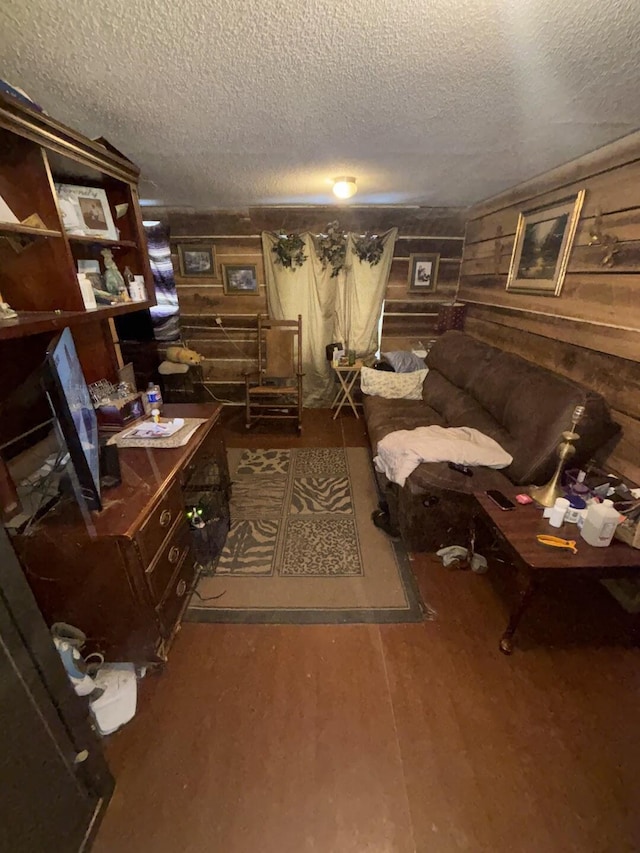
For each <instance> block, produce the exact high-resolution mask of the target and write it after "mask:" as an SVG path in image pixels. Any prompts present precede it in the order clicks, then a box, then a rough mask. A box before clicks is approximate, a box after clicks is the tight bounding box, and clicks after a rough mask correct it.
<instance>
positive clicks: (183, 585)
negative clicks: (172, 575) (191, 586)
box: [176, 578, 187, 598]
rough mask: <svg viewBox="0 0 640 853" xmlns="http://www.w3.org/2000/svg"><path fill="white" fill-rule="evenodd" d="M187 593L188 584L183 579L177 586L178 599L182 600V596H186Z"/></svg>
mask: <svg viewBox="0 0 640 853" xmlns="http://www.w3.org/2000/svg"><path fill="white" fill-rule="evenodd" d="M186 591H187V582H186V580H184V578H183V579H182V580H179V581H178V585H177V586H176V595H177V596H178V598H182V596H183V595H184V594H185V592H186Z"/></svg>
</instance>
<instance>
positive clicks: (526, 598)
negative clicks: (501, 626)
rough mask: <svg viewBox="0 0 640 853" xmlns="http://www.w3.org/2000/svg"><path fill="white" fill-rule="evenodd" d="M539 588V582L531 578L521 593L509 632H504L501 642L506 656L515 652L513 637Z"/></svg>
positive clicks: (508, 626)
mask: <svg viewBox="0 0 640 853" xmlns="http://www.w3.org/2000/svg"><path fill="white" fill-rule="evenodd" d="M537 588H538V583H537V581H536V580H535V579H534V578H533V577H529V582H528V583H527V586H526V587H525V588H524V589H523V590H522V592H521V593H520V601H519V602H518V604H517V605H516V607H515V608H514V610H513V612H512V614H511V616H510V617H509V624H508V625H507V630H506V631H505V632H504V634H503V635H502V639H501V640H500V651H501V652H502V653H503V654H505V655H510V654H512V652H513V635H514V634H515V632H516V629H517V627H518V625H519V623H520V620H521V619H522V614H523V613H524V612H525V610H526V609H527V607H528V606H529V604H531V599H532V598H533V595H534V593H535V591H536V590H537Z"/></svg>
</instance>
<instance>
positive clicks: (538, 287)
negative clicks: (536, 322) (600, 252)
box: [507, 190, 585, 296]
mask: <svg viewBox="0 0 640 853" xmlns="http://www.w3.org/2000/svg"><path fill="white" fill-rule="evenodd" d="M584 195H585V191H584V190H580V192H579V193H578V194H577V195H575V196H571V197H570V198H567V199H564V200H563V201H559V202H556V203H555V204H552V205H548V206H546V207H542V208H538V209H536V210H529V211H525V212H523V213H521V214H520V215H519V216H518V227H517V229H516V236H515V240H514V243H513V254H512V255H511V265H510V267H509V277H508V278H507V290H512V291H514V292H516V293H539V294H541V295H544V296H559V295H560V291H561V290H562V285H563V283H564V277H565V274H566V272H567V266H568V263H569V256H570V254H571V248H572V246H573V240H574V238H575V236H576V229H577V227H578V221H579V220H580V211H581V210H582V205H583V202H584Z"/></svg>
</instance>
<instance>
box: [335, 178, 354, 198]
mask: <svg viewBox="0 0 640 853" xmlns="http://www.w3.org/2000/svg"><path fill="white" fill-rule="evenodd" d="M357 191H358V188H357V186H356V179H355V178H349V177H345V176H344V175H343V176H342V177H340V178H334V179H333V194H334V195H337V196H338V198H351V196H352V195H355V194H356V193H357Z"/></svg>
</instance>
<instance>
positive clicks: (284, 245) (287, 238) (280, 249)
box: [271, 234, 307, 269]
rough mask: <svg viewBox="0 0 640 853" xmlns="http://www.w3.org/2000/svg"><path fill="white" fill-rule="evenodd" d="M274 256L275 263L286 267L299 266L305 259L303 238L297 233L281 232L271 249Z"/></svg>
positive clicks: (293, 267)
mask: <svg viewBox="0 0 640 853" xmlns="http://www.w3.org/2000/svg"><path fill="white" fill-rule="evenodd" d="M271 251H272V252H273V253H274V254H275V256H276V263H278V264H280V265H281V266H283V267H285V268H286V269H295V268H296V267H301V266H302V265H303V264H304V262H305V261H306V260H307V256H306V255H305V253H304V240H303V239H302V237H301V236H300V235H299V234H282V235H280V236H279V237H278V241H277V243H276V244H275V246H274V247H273V248H272V250H271Z"/></svg>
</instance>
